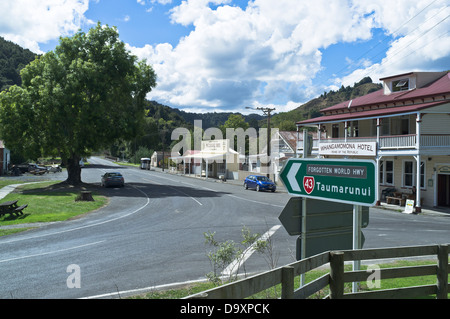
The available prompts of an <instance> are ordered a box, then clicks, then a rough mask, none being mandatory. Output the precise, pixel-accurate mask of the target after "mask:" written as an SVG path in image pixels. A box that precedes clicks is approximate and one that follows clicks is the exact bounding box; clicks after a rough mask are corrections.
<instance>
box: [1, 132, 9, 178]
mask: <svg viewBox="0 0 450 319" xmlns="http://www.w3.org/2000/svg"><path fill="white" fill-rule="evenodd" d="M10 163H11V152H10V151H9V149H7V148H6V147H5V144H4V143H3V141H1V140H0V175H4V174H6V172H7V171H8V165H9V164H10Z"/></svg>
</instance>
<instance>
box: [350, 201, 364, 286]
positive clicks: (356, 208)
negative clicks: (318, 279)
mask: <svg viewBox="0 0 450 319" xmlns="http://www.w3.org/2000/svg"><path fill="white" fill-rule="evenodd" d="M361 211H362V210H361V206H360V205H353V250H356V249H361V248H362V247H361ZM357 270H361V261H360V260H354V261H353V271H357ZM358 289H359V283H358V282H353V283H352V292H358Z"/></svg>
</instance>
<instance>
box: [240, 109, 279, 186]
mask: <svg viewBox="0 0 450 319" xmlns="http://www.w3.org/2000/svg"><path fill="white" fill-rule="evenodd" d="M246 109H252V110H260V111H262V112H263V113H264V115H266V116H267V167H270V139H271V130H270V112H272V111H275V108H270V107H257V108H256V109H254V108H252V107H248V106H247V107H246ZM267 177H269V178H270V174H269V169H267Z"/></svg>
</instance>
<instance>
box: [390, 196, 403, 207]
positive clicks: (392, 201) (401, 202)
mask: <svg viewBox="0 0 450 319" xmlns="http://www.w3.org/2000/svg"><path fill="white" fill-rule="evenodd" d="M396 202H398V204H397V205H400V206H405V203H406V198H402V197H392V196H387V197H386V203H388V204H394V203H396Z"/></svg>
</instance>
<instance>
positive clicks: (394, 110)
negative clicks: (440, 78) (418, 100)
mask: <svg viewBox="0 0 450 319" xmlns="http://www.w3.org/2000/svg"><path fill="white" fill-rule="evenodd" d="M448 102H449V101H439V102H431V103H423V104H413V105H407V106H397V107H387V108H381V109H376V110H370V111H354V112H350V113H340V114H335V115H324V116H320V117H315V118H312V119H309V120H305V121H300V122H298V123H297V124H311V123H324V122H336V121H341V120H342V121H343V120H347V119H348V120H351V119H358V118H367V117H377V116H381V115H391V114H402V113H408V112H415V111H420V110H422V109H426V108H429V107H432V106H437V105H440V104H445V103H448Z"/></svg>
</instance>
